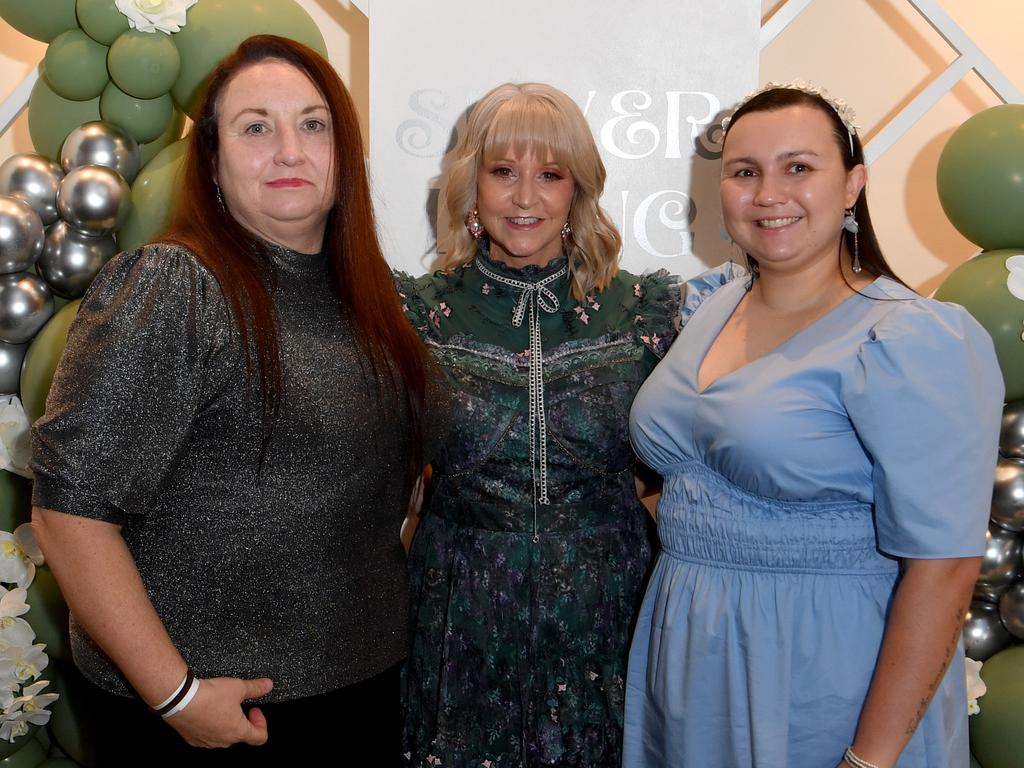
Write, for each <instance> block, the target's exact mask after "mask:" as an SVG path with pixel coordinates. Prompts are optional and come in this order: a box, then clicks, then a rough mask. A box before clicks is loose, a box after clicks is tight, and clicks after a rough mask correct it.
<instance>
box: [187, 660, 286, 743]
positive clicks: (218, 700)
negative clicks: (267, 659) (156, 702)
mask: <svg viewBox="0 0 1024 768" xmlns="http://www.w3.org/2000/svg"><path fill="white" fill-rule="evenodd" d="M273 687H274V684H273V682H271V681H270V680H269V679H268V678H265V677H263V678H260V679H258V680H239V679H238V678H235V677H214V678H209V679H206V680H202V681H200V683H199V691H198V693H196V696H195V698H194V699H192V701H191V702H190V703H189V705H188V706H187V707H185V709H183V710H181V712H179V713H177V714H176V715H173V716H171V717H169V718H167V724H168V725H170V726H171V727H172V728H174V730H176V731H177V732H178V733H179V734H180V735H181V738H183V739H184V740H185V741H187V742H188V743H189V744H191V745H192V746H193V747H229V746H231V745H232V744H238V743H243V744H252V745H253V746H259V745H260V744H265V743H266V741H267V719H266V718H265V717H264V716H263V713H262V712H261V711H260V709H259V708H258V707H253V708H252V709H250V710H249V713H248V716H247V715H246V713H245V712H243V711H242V702H243V701H250V700H252V699H258V698H260V697H262V696H266V695H267V694H268V693H270V690H271V689H272V688H273Z"/></svg>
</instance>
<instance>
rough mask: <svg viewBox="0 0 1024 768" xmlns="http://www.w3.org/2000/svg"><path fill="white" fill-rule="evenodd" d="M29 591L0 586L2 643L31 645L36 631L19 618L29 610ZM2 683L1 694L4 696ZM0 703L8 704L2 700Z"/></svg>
mask: <svg viewBox="0 0 1024 768" xmlns="http://www.w3.org/2000/svg"><path fill="white" fill-rule="evenodd" d="M27 594H28V593H27V592H26V591H25V590H24V589H22V588H21V587H18V588H17V589H12V590H11V591H9V592H8V591H7V590H6V589H4V588H3V587H0V645H31V644H32V641H33V640H35V639H36V633H35V631H34V630H33V629H32V627H31V626H30V625H29V623H28V622H27V621H25V620H24V619H19V618H17V617H18V616H21V615H22V614H23V613H27V612H28V603H26V602H25V599H26V596H27ZM2 687H3V686H2V684H0V696H2ZM0 704H3V706H6V704H5V703H3V702H2V701H0Z"/></svg>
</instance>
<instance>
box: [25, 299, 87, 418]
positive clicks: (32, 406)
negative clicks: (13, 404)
mask: <svg viewBox="0 0 1024 768" xmlns="http://www.w3.org/2000/svg"><path fill="white" fill-rule="evenodd" d="M81 303H82V300H81V299H76V300H75V301H72V302H69V303H68V304H66V305H65V306H63V307H61V309H60V311H59V312H57V313H56V314H55V315H54V316H53V317H51V318H50V319H49V320H48V321H47V322H46V325H44V326H43V329H42V330H41V331H39V333H37V334H36V335H35V338H34V339H32V343H31V344H29V346H28V349H27V350H25V359H24V361H22V363H21V404H22V405H23V406H25V415H26V416H28V420H29V421H35V420H36V419H38V418H39V417H40V416H42V415H43V412H44V411H45V410H46V396H47V395H48V394H49V393H50V385H51V384H52V383H53V374H54V371H56V370H57V363H59V362H60V356H61V355H63V354H64V346H65V345H66V344H67V341H68V328H70V327H71V321H72V320H74V319H75V315H77V314H78V306H79V305H80V304H81Z"/></svg>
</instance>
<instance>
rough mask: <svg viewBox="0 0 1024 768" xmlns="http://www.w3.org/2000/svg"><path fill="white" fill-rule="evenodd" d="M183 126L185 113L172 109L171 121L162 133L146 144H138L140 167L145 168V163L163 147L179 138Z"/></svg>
mask: <svg viewBox="0 0 1024 768" xmlns="http://www.w3.org/2000/svg"><path fill="white" fill-rule="evenodd" d="M184 127H185V115H184V113H182V112H179V111H178V110H177V109H175V110H174V114H173V115H172V116H171V122H170V123H168V125H167V128H166V129H165V130H164V132H163V133H161V134H160V136H159V137H158V138H157V139H156V140H155V141H151V142H149V143H148V144H140V145H139V156H140V158H141V168H142V169H145V167H146V164H147V163H148V162H149V161H150V160H152V159H153V158H154V157H156V156H157V155H158V154H160V152H161V151H163V149H164V148H165V147H168V146H170V145H171V144H173V143H174V142H176V141H177V140H178V139H180V138H181V129H182V128H184Z"/></svg>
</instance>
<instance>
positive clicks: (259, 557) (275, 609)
mask: <svg viewBox="0 0 1024 768" xmlns="http://www.w3.org/2000/svg"><path fill="white" fill-rule="evenodd" d="M272 256H273V258H272V273H273V277H274V289H273V296H274V301H275V304H276V307H277V312H278V323H279V333H280V339H281V352H282V363H283V377H284V395H283V398H282V402H281V411H280V416H279V418H278V421H277V424H276V427H275V430H274V432H273V435H272V438H271V440H270V442H269V445H268V448H267V455H266V459H265V461H264V464H263V468H262V471H261V472H260V471H258V469H257V465H258V456H259V451H260V444H261V436H260V413H261V409H260V403H259V396H258V384H257V383H256V382H254V381H252V380H251V379H250V377H249V376H248V375H247V374H246V370H245V360H244V354H243V350H242V348H241V345H240V343H239V341H238V334H237V332H236V330H235V327H234V324H233V322H232V320H231V318H230V316H229V314H228V311H227V307H226V304H225V301H224V298H223V295H222V294H221V292H220V289H219V287H218V285H217V282H216V280H215V279H214V278H213V276H212V275H211V274H210V273H209V272H208V271H207V270H206V269H205V268H204V267H203V266H202V265H201V264H200V262H199V261H198V260H197V259H196V258H195V256H193V255H192V254H191V253H189V252H188V251H185V250H182V249H180V248H177V247H172V246H166V245H157V246H147V247H145V248H142V249H140V250H137V251H133V252H130V253H125V254H121V255H119V256H117V257H115V258H114V259H113V260H111V261H110V263H109V264H107V266H106V267H105V268H104V269H103V271H102V272H101V274H100V275H99V277H97V278H96V281H95V282H94V284H93V286H92V287H91V288H90V290H89V293H88V294H87V295H86V297H85V299H84V301H83V303H82V306H81V309H80V310H79V313H78V318H77V319H76V320H75V322H74V324H73V325H72V327H71V332H70V335H69V337H68V345H67V351H66V352H65V354H64V358H63V360H62V361H61V364H60V367H59V369H58V371H57V375H56V377H55V379H54V382H53V388H52V389H51V391H50V396H49V399H48V401H47V409H46V415H45V416H44V417H43V418H41V419H40V420H39V421H38V422H37V423H36V425H35V427H34V429H33V448H34V457H33V465H32V466H33V470H34V471H35V474H36V483H35V492H34V499H33V501H34V503H35V504H37V505H39V506H42V507H45V508H49V509H53V510H56V511H59V512H65V513H69V514H75V515H81V516H85V517H90V518H95V519H99V520H106V521H111V522H115V523H118V524H120V525H122V526H123V527H122V532H123V535H124V537H125V540H126V541H127V543H128V547H129V549H130V550H131V553H132V555H133V556H134V558H135V561H136V563H137V565H138V568H139V572H140V573H141V574H142V578H143V581H144V582H145V585H146V589H147V590H148V592H149V595H150V598H151V599H152V601H153V604H154V606H155V608H156V610H157V613H158V614H159V615H160V617H161V618H162V619H163V622H164V624H165V625H166V627H167V630H168V632H169V633H170V635H171V638H172V639H173V641H174V643H175V645H176V646H177V648H178V649H179V651H180V652H181V654H182V656H184V658H185V660H186V662H187V663H188V664H189V665H190V666H191V667H192V669H193V670H194V671H195V672H196V674H198V675H199V676H201V677H210V676H220V675H226V676H233V677H242V678H253V677H270V678H272V679H273V681H274V690H273V693H272V694H271V696H270V697H269V698H270V700H287V699H294V698H297V697H303V696H310V695H314V694H317V693H321V692H323V691H328V690H332V689H335V688H338V687H340V686H343V685H346V684H349V683H353V682H356V681H359V680H361V679H364V678H366V677H369V676H371V675H373V674H375V673H377V672H380V671H381V670H383V669H385V668H387V667H388V666H390V665H392V664H394V663H396V662H397V661H399V660H400V659H402V658H403V657H404V655H405V653H406V644H407V636H406V600H407V585H406V580H405V566H404V554H403V552H402V547H401V544H400V542H399V536H398V533H399V526H400V525H401V522H402V519H403V516H404V507H405V500H404V499H403V498H402V496H403V490H402V482H401V481H400V479H401V477H402V476H403V472H404V467H405V462H404V456H405V455H406V451H407V450H408V449H409V444H408V422H407V416H406V408H405V406H404V404H400V403H399V402H398V401H397V399H394V398H392V396H390V395H389V396H388V400H389V402H379V400H378V395H377V390H376V386H375V385H374V384H373V382H372V380H371V379H370V378H369V377H370V376H371V375H372V374H369V373H368V370H369V368H368V364H367V361H366V359H365V358H364V356H363V355H362V354H361V353H360V351H359V350H358V348H357V345H356V343H355V341H354V339H353V337H352V334H351V332H350V328H349V325H348V323H347V321H346V320H345V319H344V317H343V315H342V314H341V312H340V311H339V307H338V302H337V299H336V297H335V294H334V293H333V289H332V287H331V284H330V279H329V274H328V267H327V264H326V260H325V259H324V258H322V257H320V256H310V255H305V254H299V253H295V252H292V251H288V250H285V249H283V248H279V247H275V248H273V250H272ZM111 598H112V599H116V596H113V595H112V596H111ZM72 648H73V651H74V655H75V660H76V662H77V663H78V666H79V667H80V668H81V669H82V670H83V672H85V673H86V675H87V676H88V677H89V678H91V679H92V680H93V681H94V682H95V683H96V684H98V685H99V686H101V687H103V688H105V689H107V690H109V691H113V692H117V693H127V692H128V688H127V685H126V683H125V682H124V680H123V679H122V678H121V677H120V675H119V674H118V672H117V671H116V669H115V668H114V667H113V666H112V664H111V663H110V661H109V660H108V659H107V658H106V657H105V656H104V655H103V653H102V652H101V651H100V650H99V648H98V647H97V646H96V645H95V644H93V643H92V641H91V640H90V639H89V637H88V636H87V635H86V634H85V633H84V632H83V631H82V629H81V627H80V626H78V625H77V623H76V622H75V621H74V618H73V617H72Z"/></svg>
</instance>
